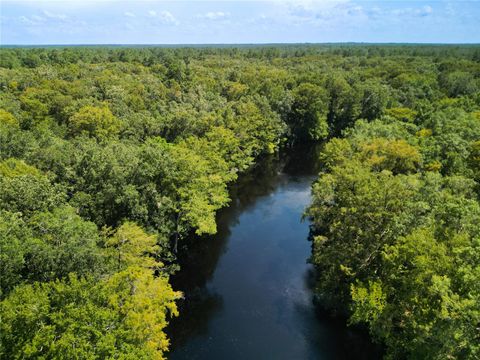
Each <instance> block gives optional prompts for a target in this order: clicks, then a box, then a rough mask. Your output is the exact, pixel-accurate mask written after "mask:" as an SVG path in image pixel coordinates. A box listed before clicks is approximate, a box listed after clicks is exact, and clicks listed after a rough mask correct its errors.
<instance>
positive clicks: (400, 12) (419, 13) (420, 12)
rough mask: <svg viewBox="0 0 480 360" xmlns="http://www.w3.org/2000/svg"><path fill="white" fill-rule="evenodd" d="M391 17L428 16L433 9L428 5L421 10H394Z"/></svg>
mask: <svg viewBox="0 0 480 360" xmlns="http://www.w3.org/2000/svg"><path fill="white" fill-rule="evenodd" d="M391 13H392V15H395V16H420V17H424V16H428V15H430V14H432V13H433V9H432V7H431V6H429V5H425V6H423V7H421V8H404V9H395V10H393V11H392V12H391Z"/></svg>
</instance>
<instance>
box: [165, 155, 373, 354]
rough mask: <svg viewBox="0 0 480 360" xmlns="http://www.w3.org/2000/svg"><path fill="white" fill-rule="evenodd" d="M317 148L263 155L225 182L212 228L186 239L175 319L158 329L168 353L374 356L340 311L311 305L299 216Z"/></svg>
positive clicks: (314, 169) (305, 246)
mask: <svg viewBox="0 0 480 360" xmlns="http://www.w3.org/2000/svg"><path fill="white" fill-rule="evenodd" d="M318 150H319V147H315V148H313V147H309V148H304V149H299V148H297V149H295V151H291V150H290V151H285V152H284V153H283V154H282V155H281V156H279V155H276V156H270V157H267V158H265V159H263V160H262V161H260V162H259V163H258V164H257V166H255V167H254V168H253V169H252V170H251V171H249V172H248V173H246V174H243V175H242V176H241V177H240V178H239V179H238V181H237V182H236V183H235V184H234V185H232V186H231V188H230V197H231V199H232V201H231V203H230V205H229V206H228V207H227V208H225V209H222V210H221V211H219V212H218V215H217V225H218V233H217V234H216V235H215V236H212V237H192V238H189V239H186V240H185V241H184V242H183V244H182V246H181V247H180V249H179V263H180V266H181V271H179V272H178V273H177V274H176V275H175V276H173V277H172V284H173V287H174V288H175V289H176V290H181V291H183V292H184V295H185V299H184V300H183V301H182V302H181V303H180V304H179V306H180V314H181V315H180V317H178V318H176V319H173V320H172V321H171V324H170V325H169V328H168V334H169V336H170V338H171V343H172V344H171V353H170V354H169V358H170V359H225V358H229V359H265V358H271V359H352V358H354V359H360V360H361V359H379V358H380V351H379V349H378V347H376V346H374V345H372V344H371V342H370V341H369V339H368V336H366V334H365V333H364V332H362V331H358V329H352V328H349V327H347V326H346V321H345V319H340V318H332V317H331V316H330V314H328V313H327V312H325V311H322V310H321V309H320V308H318V306H314V305H313V291H312V287H313V282H314V273H313V269H312V267H311V266H310V265H308V264H306V259H307V258H308V256H309V252H310V244H309V243H308V242H307V237H308V224H307V223H301V222H300V218H301V215H302V212H303V209H304V207H305V206H306V205H307V204H308V201H309V193H310V184H311V183H312V181H313V180H314V179H315V177H316V175H317V174H318V172H319V167H318V161H317V159H318V156H317V154H318Z"/></svg>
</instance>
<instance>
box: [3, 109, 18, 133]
mask: <svg viewBox="0 0 480 360" xmlns="http://www.w3.org/2000/svg"><path fill="white" fill-rule="evenodd" d="M0 124H1V125H6V126H10V127H16V128H18V127H19V123H18V120H17V119H16V118H15V116H13V115H12V114H10V113H9V112H8V111H5V110H3V109H0Z"/></svg>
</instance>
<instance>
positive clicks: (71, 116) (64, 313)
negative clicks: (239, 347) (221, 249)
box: [0, 44, 480, 359]
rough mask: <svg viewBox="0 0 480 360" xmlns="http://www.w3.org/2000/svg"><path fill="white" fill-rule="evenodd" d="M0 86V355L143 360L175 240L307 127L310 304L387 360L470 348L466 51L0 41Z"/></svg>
mask: <svg viewBox="0 0 480 360" xmlns="http://www.w3.org/2000/svg"><path fill="white" fill-rule="evenodd" d="M0 88H1V92H0V246H1V252H0V271H1V287H0V301H1V302H0V311H1V316H2V319H1V322H0V357H2V358H10V359H38V358H41V359H52V358H55V359H75V358H76V359H87V358H88V359H108V358H110V359H113V358H120V359H163V358H165V356H166V354H167V351H168V347H169V340H168V338H167V336H166V334H165V327H166V326H167V324H168V321H169V319H170V318H171V317H173V316H176V315H177V314H178V309H177V300H178V299H180V298H181V297H182V294H181V293H180V292H178V291H175V290H174V289H172V286H171V285H170V283H169V277H170V276H171V275H172V274H173V273H174V272H175V271H177V270H178V265H177V261H176V254H177V249H178V247H183V246H185V245H184V243H185V239H186V238H187V237H192V236H195V235H202V234H214V233H215V232H216V218H215V215H216V212H217V210H219V209H220V208H222V207H225V206H227V205H228V202H229V193H228V186H229V184H231V183H233V182H235V180H236V179H237V177H238V176H239V174H241V173H242V172H245V171H248V169H250V168H251V167H252V166H254V164H255V163H256V162H257V161H258V160H259V159H261V158H262V157H264V156H266V155H268V154H272V153H275V152H278V151H282V149H283V148H285V147H292V146H295V145H297V144H304V143H309V142H322V141H325V146H324V149H323V152H322V155H321V161H322V164H323V167H322V169H323V170H322V172H321V173H320V174H319V179H318V181H317V182H316V183H315V184H314V185H313V188H312V196H313V199H312V204H311V206H310V207H309V208H308V209H307V211H306V217H308V218H309V219H310V220H311V221H312V256H311V259H310V262H312V263H313V264H314V265H315V267H316V269H317V274H316V276H317V278H316V289H315V291H316V297H317V299H318V302H319V304H320V306H322V307H325V308H327V309H330V310H332V311H334V312H337V313H342V314H346V315H347V316H348V317H349V319H350V320H349V321H350V323H352V324H354V323H360V324H363V325H365V326H367V327H368V329H369V330H370V332H371V334H372V336H373V337H374V338H375V339H376V340H378V341H379V342H381V343H383V344H385V348H386V350H385V352H386V357H387V358H391V359H403V358H405V359H454V358H458V359H475V358H478V357H480V282H479V281H478V279H479V278H480V203H479V199H480V197H479V196H480V188H479V183H478V182H479V181H480V47H478V46H434V45H424V46H420V45H415V46H414V45H403V46H400V45H382V46H379V45H354V44H351V45H302V46H300V45H292V46H264V47H254V46H244V47H217V48H215V47H197V48H159V47H139V48H136V47H130V48H129V47H66V48H62V47H47V48H2V49H0ZM199 241H204V240H203V239H202V240H199ZM299 241H306V239H299Z"/></svg>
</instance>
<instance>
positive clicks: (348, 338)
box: [295, 267, 383, 360]
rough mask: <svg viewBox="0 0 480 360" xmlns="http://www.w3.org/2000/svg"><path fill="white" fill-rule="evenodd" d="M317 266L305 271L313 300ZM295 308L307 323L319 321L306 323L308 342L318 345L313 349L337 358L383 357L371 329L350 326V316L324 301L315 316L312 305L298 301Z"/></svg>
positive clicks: (304, 328) (339, 359)
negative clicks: (336, 312)
mask: <svg viewBox="0 0 480 360" xmlns="http://www.w3.org/2000/svg"><path fill="white" fill-rule="evenodd" d="M315 278H316V275H315V270H314V268H313V267H312V268H309V270H308V271H307V272H305V274H304V283H305V286H306V288H308V289H310V291H311V294H312V299H311V301H314V300H313V290H314V287H315ZM295 311H296V312H297V314H299V315H300V316H299V317H301V318H303V319H304V320H303V321H302V322H303V323H305V324H307V323H309V322H316V324H317V326H304V327H303V328H302V329H303V331H305V334H304V336H305V338H308V339H310V341H308V342H307V343H308V344H309V345H310V346H311V347H312V348H316V351H311V353H318V354H325V355H328V356H326V358H334V359H337V360H349V359H357V360H375V359H382V357H383V356H382V355H383V349H382V347H381V346H380V345H377V344H374V343H372V341H371V338H370V336H369V335H368V331H367V329H365V328H363V327H360V326H346V325H345V324H346V323H347V321H348V319H347V318H346V317H345V316H343V315H341V314H336V315H335V316H334V315H333V314H332V313H331V312H330V311H327V310H325V309H324V308H323V307H322V306H321V305H320V304H318V303H317V304H316V306H315V317H312V312H311V308H310V306H309V305H308V304H303V303H298V304H295ZM313 329H316V331H312V330H313Z"/></svg>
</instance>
